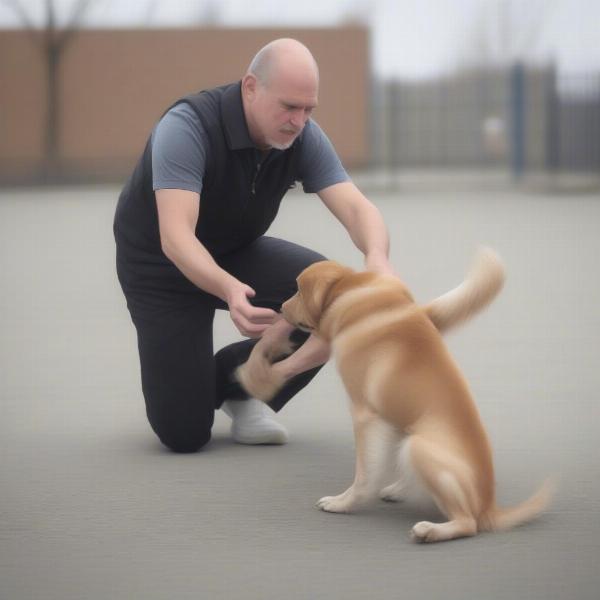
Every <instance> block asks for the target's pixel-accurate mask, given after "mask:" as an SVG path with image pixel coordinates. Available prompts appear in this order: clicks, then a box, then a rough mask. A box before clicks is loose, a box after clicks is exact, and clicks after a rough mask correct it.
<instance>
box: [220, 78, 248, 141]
mask: <svg viewBox="0 0 600 600" xmlns="http://www.w3.org/2000/svg"><path fill="white" fill-rule="evenodd" d="M221 112H222V115H223V117H222V118H223V127H224V129H225V137H226V139H227V145H228V146H229V148H231V150H242V149H243V148H255V147H256V146H255V144H254V142H253V141H252V138H251V137H250V132H249V131H248V123H247V122H246V116H245V115H244V106H243V104H242V82H241V81H238V82H237V83H234V84H232V85H231V86H229V87H228V88H227V89H226V90H225V92H224V93H223V96H222V97H221Z"/></svg>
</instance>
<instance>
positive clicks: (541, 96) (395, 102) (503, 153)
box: [372, 65, 600, 175]
mask: <svg viewBox="0 0 600 600" xmlns="http://www.w3.org/2000/svg"><path fill="white" fill-rule="evenodd" d="M372 105H373V113H372V131H373V139H372V143H373V148H372V157H373V162H374V164H376V165H385V166H388V167H392V168H413V167H464V168H473V167H475V168H482V169H485V168H493V167H509V168H511V170H512V171H513V173H515V174H516V175H519V174H520V173H522V172H523V171H527V170H531V171H539V170H566V171H573V170H579V171H588V172H594V173H600V75H581V76H576V77H575V76H572V77H561V78H558V77H557V74H556V71H555V69H553V68H546V69H531V68H525V67H524V66H522V65H515V66H513V67H512V68H510V69H494V70H491V69H490V70H471V71H466V72H463V73H460V74H456V75H454V76H452V77H445V78H443V79H439V80H436V81H427V82H405V81H387V82H379V83H376V84H375V87H374V92H373V104H372Z"/></svg>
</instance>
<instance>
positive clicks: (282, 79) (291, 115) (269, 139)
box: [246, 73, 318, 150]
mask: <svg viewBox="0 0 600 600" xmlns="http://www.w3.org/2000/svg"><path fill="white" fill-rule="evenodd" d="M252 79H253V80H252V81H248V82H247V84H248V88H247V89H248V90H249V94H248V96H247V98H248V102H247V107H246V108H247V112H246V117H247V120H248V127H249V129H250V136H251V137H252V139H253V140H254V142H255V143H256V144H257V146H258V147H260V148H277V149H278V150H285V149H287V148H289V147H290V146H291V145H292V144H293V142H294V140H295V139H296V138H297V137H298V135H300V132H301V131H302V129H303V128H304V125H305V124H306V121H308V119H309V117H310V115H311V113H312V111H313V109H314V108H315V107H316V106H317V96H318V82H317V79H316V77H315V76H313V75H312V74H304V75H303V74H297V73H281V74H278V75H276V76H275V75H274V76H273V77H272V78H271V80H270V81H269V83H267V84H266V85H263V84H261V83H260V82H258V81H257V80H256V79H254V78H252Z"/></svg>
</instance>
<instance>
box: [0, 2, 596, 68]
mask: <svg viewBox="0 0 600 600" xmlns="http://www.w3.org/2000/svg"><path fill="white" fill-rule="evenodd" d="M77 2H78V0H54V3H55V6H56V7H57V13H58V17H59V23H64V22H65V19H66V18H67V17H68V15H70V14H71V13H72V11H73V7H74V6H75V5H76V4H77ZM15 3H19V4H20V5H21V6H23V7H24V9H25V11H26V12H27V13H28V14H29V15H30V17H31V20H32V21H34V22H35V23H36V24H37V25H38V26H39V25H40V24H41V23H42V21H43V14H44V6H45V0H0V27H3V28H6V27H16V26H18V25H19V23H20V21H19V18H18V16H17V15H16V14H15V12H14V10H12V9H11V7H10V5H11V4H15ZM207 11H209V12H210V13H211V14H212V15H213V19H214V22H215V24H217V25H219V26H232V27H234V26H246V27H259V26H279V25H281V26H297V27H302V26H334V25H337V24H340V23H342V22H344V20H345V19H346V20H347V19H348V18H349V17H353V18H355V19H359V20H361V21H362V22H366V23H368V24H369V25H370V26H371V31H372V37H371V40H372V61H373V67H374V69H375V71H376V73H378V74H379V75H383V76H385V77H389V76H401V77H410V78H413V77H414V78H417V77H418V78H420V77H427V76H433V75H436V74H438V73H442V72H445V71H447V70H448V69H452V68H454V67H456V66H459V65H461V64H464V63H465V62H469V61H472V60H473V58H474V56H477V55H478V56H481V55H483V54H486V55H488V56H490V57H491V58H495V59H499V57H506V56H509V55H516V54H519V55H521V56H525V57H526V58H527V60H529V61H536V62H540V61H547V60H549V59H550V58H551V57H554V58H555V59H556V61H557V63H558V65H559V68H560V70H561V71H563V72H579V71H584V70H599V71H600V41H599V40H600V2H599V1H598V0H300V1H296V2H286V1H285V0H93V2H92V4H91V5H90V8H89V10H88V12H87V13H86V16H85V19H84V24H85V26H88V27H180V26H184V27H185V26H194V25H197V24H200V23H201V22H202V20H203V19H204V18H205V17H206V15H207ZM502 23H504V24H505V25H504V27H502V25H501V24H502ZM540 24H542V25H541V26H540ZM477 31H479V32H481V33H480V35H479V36H477V35H476V33H475V32H477ZM0 35H1V32H0ZM477 39H479V40H481V39H483V40H484V41H485V42H486V43H485V44H484V46H482V44H481V42H479V43H478V42H477ZM502 40H505V41H504V42H502ZM506 40H509V41H506ZM486 48H487V51H486ZM503 48H505V49H506V48H508V50H503Z"/></svg>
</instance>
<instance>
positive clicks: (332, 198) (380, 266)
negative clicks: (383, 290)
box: [317, 181, 394, 274]
mask: <svg viewBox="0 0 600 600" xmlns="http://www.w3.org/2000/svg"><path fill="white" fill-rule="evenodd" d="M317 194H318V196H319V198H320V199H321V201H322V202H323V204H325V206H326V207H327V208H328V209H329V210H330V211H331V212H332V213H333V215H334V216H335V217H336V219H337V220H338V221H339V222H340V223H341V224H342V225H343V226H344V227H345V229H346V231H348V234H349V235H350V238H351V239H352V241H353V242H354V245H355V246H356V247H357V248H358V249H359V250H360V251H361V252H362V253H363V254H364V256H365V267H366V268H367V269H368V270H369V271H376V272H378V273H384V274H393V273H394V271H393V268H392V266H391V265H390V262H389V249H390V244H389V236H388V231H387V227H386V226H385V222H384V220H383V217H382V216H381V213H380V212H379V209H378V208H377V207H376V206H375V205H374V204H373V203H372V202H370V201H369V200H368V199H367V198H366V197H365V196H364V194H363V193H362V192H361V191H360V190H359V189H358V188H357V187H356V186H355V185H354V183H352V182H351V181H344V182H342V183H336V184H334V185H331V186H329V187H326V188H324V189H322V190H321V191H319V192H317Z"/></svg>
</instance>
